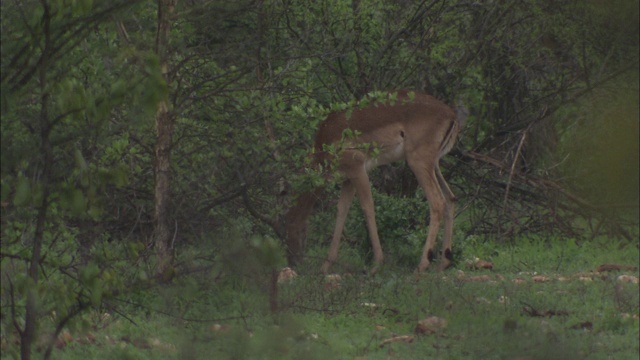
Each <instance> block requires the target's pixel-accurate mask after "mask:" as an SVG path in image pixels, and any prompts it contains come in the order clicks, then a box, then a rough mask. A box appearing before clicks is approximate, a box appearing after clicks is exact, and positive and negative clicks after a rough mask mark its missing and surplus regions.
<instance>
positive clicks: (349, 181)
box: [285, 91, 465, 273]
mask: <svg viewBox="0 0 640 360" xmlns="http://www.w3.org/2000/svg"><path fill="white" fill-rule="evenodd" d="M464 117H465V112H464V111H457V110H453V109H452V108H451V107H449V106H448V105H446V104H444V103H443V102H441V101H439V100H437V99H436V98H434V97H432V96H429V95H426V94H420V93H414V92H408V91H400V92H396V93H390V94H388V95H387V97H386V98H384V99H383V100H381V101H377V102H376V103H374V104H373V105H370V106H366V107H362V108H355V109H353V110H350V111H342V112H335V113H331V114H330V115H329V116H328V117H327V118H326V119H325V120H324V121H323V122H321V123H320V125H319V129H318V133H317V135H316V137H315V144H314V153H313V155H312V163H313V166H315V167H316V168H319V167H321V166H322V167H323V168H330V169H334V170H336V171H338V172H340V174H341V175H342V177H341V179H343V181H342V189H341V194H340V200H339V201H338V212H337V216H336V224H335V229H334V231H333V238H332V240H331V245H330V247H329V254H328V256H327V258H326V260H325V262H324V264H323V265H322V269H321V270H322V272H324V273H327V272H328V271H329V268H330V267H331V265H332V264H333V263H334V262H335V261H336V259H337V257H338V248H339V246H340V238H341V237H342V231H343V229H344V225H345V221H346V218H347V213H348V211H349V208H350V207H351V203H352V201H353V197H354V195H356V194H357V195H358V198H359V199H360V206H361V207H362V211H363V213H364V216H365V219H366V224H367V230H368V232H369V238H370V241H371V246H372V248H373V258H374V262H375V265H374V268H373V271H375V270H376V269H377V267H378V266H379V265H380V264H382V262H383V259H384V255H383V253H382V247H381V246H380V239H379V237H378V229H377V226H376V219H375V212H374V206H373V198H372V196H371V186H370V183H369V176H368V175H367V173H368V172H369V171H370V170H371V169H373V168H375V167H377V166H381V165H385V164H389V163H392V162H395V161H399V160H406V161H407V163H408V165H409V167H410V168H411V170H412V171H413V173H414V174H415V176H416V178H417V179H418V183H419V184H420V186H421V187H422V189H423V190H424V193H425V195H426V198H427V201H428V202H429V212H430V224H429V234H428V236H427V239H426V242H425V245H424V248H423V251H422V257H421V259H420V263H419V265H418V271H420V272H422V271H424V270H425V269H427V267H428V266H429V264H430V263H431V262H432V261H433V259H434V252H433V249H434V246H435V243H436V238H437V236H438V232H439V229H440V224H441V223H443V225H444V234H443V240H442V255H443V256H442V258H441V259H440V262H439V269H441V270H442V269H445V268H447V267H448V266H449V265H450V264H451V260H452V253H451V236H452V232H453V216H454V202H455V196H454V195H453V193H452V192H451V190H450V189H449V186H448V185H447V183H446V181H445V180H444V178H443V177H442V173H441V172H440V168H439V165H438V163H439V160H440V158H441V157H442V156H444V155H445V154H447V153H448V152H449V150H451V148H452V147H453V145H454V143H455V140H456V137H457V135H458V133H459V132H460V129H461V128H462V126H463V123H464ZM345 134H346V135H345ZM328 164H333V166H327V165H328ZM321 192H322V188H316V189H314V190H311V191H308V192H305V193H303V194H301V195H300V196H298V198H297V199H296V202H295V203H294V205H293V206H292V207H291V208H290V209H289V211H288V212H287V213H286V215H285V222H286V223H285V238H286V243H287V247H288V249H287V251H288V254H287V256H288V260H289V263H290V264H296V263H297V262H298V261H300V260H301V257H302V255H303V251H304V243H305V237H306V234H305V233H306V227H307V219H308V218H309V215H310V214H311V212H312V210H313V205H314V203H315V202H316V200H317V199H318V197H319V196H320V194H321Z"/></svg>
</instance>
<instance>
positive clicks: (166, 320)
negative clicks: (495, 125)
mask: <svg viewBox="0 0 640 360" xmlns="http://www.w3.org/2000/svg"><path fill="white" fill-rule="evenodd" d="M345 250H346V251H345V253H346V254H349V253H351V252H350V251H349V249H348V248H347V249H345ZM457 251H458V252H457V253H458V254H460V256H461V257H462V259H461V260H459V261H458V262H457V266H456V268H452V269H448V270H447V271H445V272H442V273H438V272H435V271H431V272H427V273H426V274H422V275H416V274H414V273H413V272H412V270H411V268H410V267H408V266H406V265H404V266H399V265H396V264H394V263H393V261H391V262H390V264H389V265H386V266H384V267H383V268H382V269H381V271H380V273H378V274H376V275H375V276H367V275H365V274H363V273H362V272H361V271H345V269H346V270H349V269H351V270H353V269H356V270H357V269H361V266H362V259H360V258H357V259H354V262H353V263H354V264H355V265H353V266H352V267H350V265H349V257H342V258H341V262H342V263H340V264H337V266H336V268H335V270H337V271H340V272H341V273H340V276H341V280H340V281H337V282H335V283H331V282H328V280H327V279H326V278H325V277H324V276H322V275H319V274H318V272H317V265H318V264H319V261H313V259H312V260H311V261H309V262H308V263H307V264H306V265H305V266H304V267H303V268H301V269H298V271H299V272H300V274H299V275H298V276H297V277H296V278H294V279H293V280H291V281H289V282H286V283H282V284H280V285H279V286H278V303H279V307H280V311H279V312H277V313H275V314H274V313H271V312H270V310H269V300H268V299H269V297H268V294H269V276H270V272H269V271H265V270H264V269H262V268H260V267H255V266H251V267H249V268H250V269H251V271H250V272H240V273H223V274H222V275H221V273H220V272H218V270H216V271H215V272H212V273H197V274H194V275H191V276H189V277H182V278H179V279H177V280H175V281H174V283H173V284H171V285H167V286H165V287H162V288H158V289H155V290H154V291H149V292H145V293H142V294H138V295H136V297H132V298H128V299H126V302H123V303H122V304H119V305H118V306H117V308H118V309H119V312H120V313H117V312H114V311H105V313H108V315H105V314H100V313H95V312H94V313H92V314H86V315H85V316H84V317H83V319H84V325H83V326H76V327H74V328H72V329H70V330H69V332H70V339H71V340H70V341H68V342H67V343H66V344H61V346H60V349H58V350H56V351H54V353H53V358H54V359H86V358H92V359H160V358H162V359H212V358H216V359H388V358H401V359H425V358H433V359H515V358H523V359H611V358H614V359H633V358H637V354H638V353H639V351H640V349H639V345H638V339H639V336H640V331H639V325H638V315H639V314H638V309H639V306H640V301H639V297H638V285H637V284H635V283H633V282H624V281H621V280H620V279H619V276H620V275H629V276H631V277H630V279H633V277H636V279H637V276H638V271H637V270H624V271H617V272H602V273H598V272H595V269H596V268H597V267H598V266H599V265H601V264H603V263H613V264H622V265H634V266H637V265H638V256H639V254H638V246H637V244H628V243H620V242H616V241H605V239H598V240H595V241H593V242H590V243H583V244H577V243H576V242H575V241H571V240H553V241H548V240H545V239H540V238H532V239H520V240H518V242H516V243H515V244H509V245H506V244H505V245H495V244H490V243H486V242H482V241H474V239H469V241H468V242H467V243H465V244H464V245H460V246H459V249H458V250H457ZM311 253H314V251H313V250H312V252H311ZM315 253H316V254H318V257H320V255H319V254H321V250H318V249H315ZM475 258H481V259H483V260H487V261H491V262H492V263H493V265H494V267H493V270H473V269H470V268H468V267H467V266H466V260H473V259H475ZM241 260H242V259H238V261H239V263H241ZM416 261H417V259H416ZM413 266H415V264H412V265H411V267H413ZM536 276H538V278H535V277H536ZM535 279H537V280H535ZM429 316H436V317H438V318H441V319H444V321H446V326H444V327H442V328H439V329H437V331H435V333H434V334H430V335H427V334H416V333H415V332H414V329H415V328H416V325H417V324H418V321H420V320H422V319H425V318H427V317H429ZM43 327H46V324H44V325H43ZM400 336H404V338H402V337H400ZM3 346H5V347H10V346H11V345H9V344H4V345H3ZM5 350H6V349H5ZM11 354H15V352H12V351H6V352H5V351H3V357H4V355H7V356H9V357H10V355H11Z"/></svg>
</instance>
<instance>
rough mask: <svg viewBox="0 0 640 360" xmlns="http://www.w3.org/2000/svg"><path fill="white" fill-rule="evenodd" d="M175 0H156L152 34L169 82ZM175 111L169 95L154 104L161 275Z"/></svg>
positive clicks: (168, 249)
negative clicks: (156, 108) (155, 108)
mask: <svg viewBox="0 0 640 360" xmlns="http://www.w3.org/2000/svg"><path fill="white" fill-rule="evenodd" d="M176 3H177V0H158V32H157V35H156V54H157V55H158V57H159V58H160V66H161V69H162V75H163V76H164V79H165V81H166V82H167V85H169V84H170V83H171V79H170V75H169V70H168V69H169V53H170V51H169V33H170V31H171V20H172V19H171V18H172V16H173V13H174V10H175V6H176ZM174 124H175V115H174V114H173V112H172V111H171V107H170V103H169V99H168V98H166V99H164V100H163V101H162V102H160V104H159V105H158V111H157V112H156V145H155V163H154V165H155V168H154V170H155V190H154V200H155V210H154V219H155V229H154V240H155V248H156V257H157V261H158V263H157V268H156V272H157V274H159V275H162V279H165V280H166V279H167V278H170V276H171V273H172V272H171V271H170V269H171V267H170V265H171V262H172V255H173V252H172V247H173V246H172V239H173V235H172V234H173V231H171V230H172V228H173V226H172V224H171V216H170V215H171V211H170V209H171V143H172V139H173V129H174Z"/></svg>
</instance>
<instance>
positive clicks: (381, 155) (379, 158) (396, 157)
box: [364, 142, 404, 171]
mask: <svg viewBox="0 0 640 360" xmlns="http://www.w3.org/2000/svg"><path fill="white" fill-rule="evenodd" d="M403 159H404V142H400V143H398V144H397V145H395V146H388V147H385V148H383V149H382V150H381V151H380V152H378V154H377V155H372V156H371V157H369V158H368V159H367V160H366V161H365V163H364V166H365V169H366V170H367V171H369V170H371V169H374V168H376V167H378V166H382V165H387V164H391V163H392V162H396V161H400V160H403Z"/></svg>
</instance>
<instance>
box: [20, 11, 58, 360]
mask: <svg viewBox="0 0 640 360" xmlns="http://www.w3.org/2000/svg"><path fill="white" fill-rule="evenodd" d="M42 5H43V10H44V14H43V16H42V18H43V19H44V26H43V30H44V47H43V50H42V52H43V53H42V63H41V65H40V69H39V77H40V79H39V81H40V92H41V94H40V153H41V156H42V173H41V175H40V185H41V186H42V191H43V194H42V200H41V202H40V205H39V207H38V215H37V218H36V228H35V232H34V236H33V244H32V250H31V260H30V263H29V269H28V273H29V277H30V278H31V280H32V284H33V285H32V286H33V287H32V288H30V289H29V290H28V293H27V301H26V307H25V321H24V329H23V330H22V331H21V332H20V358H21V359H22V360H29V359H31V346H32V344H33V342H34V340H35V337H36V332H37V323H38V309H37V303H38V299H37V296H38V294H37V290H36V286H37V284H38V277H39V272H40V260H41V251H42V243H43V241H44V230H45V226H46V222H47V212H48V209H49V180H50V178H51V164H52V162H53V150H52V147H51V142H50V140H49V134H50V126H51V124H50V121H49V90H48V89H47V86H48V83H47V70H48V66H49V51H50V44H51V39H50V31H49V30H50V22H51V17H50V13H49V6H48V4H47V3H46V2H42ZM18 331H20V330H19V329H18Z"/></svg>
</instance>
